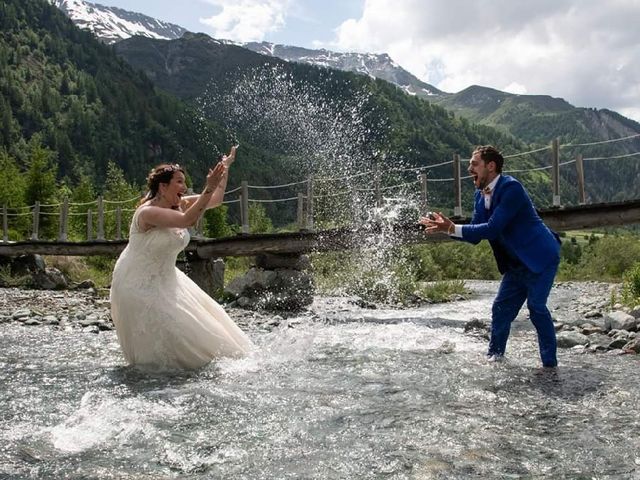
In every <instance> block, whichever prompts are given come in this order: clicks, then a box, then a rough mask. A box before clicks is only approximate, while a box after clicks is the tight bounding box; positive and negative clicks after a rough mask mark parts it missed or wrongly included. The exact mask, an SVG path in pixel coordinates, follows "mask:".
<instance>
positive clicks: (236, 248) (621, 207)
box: [0, 200, 640, 259]
mask: <svg viewBox="0 0 640 480" xmlns="http://www.w3.org/2000/svg"><path fill="white" fill-rule="evenodd" d="M539 214H540V216H541V217H542V219H543V220H544V221H545V223H546V224H547V225H549V226H550V227H551V228H553V229H554V230H556V231H566V230H581V229H590V228H596V227H605V226H620V225H626V224H637V223H640V200H632V201H626V202H616V203H600V204H591V205H578V206H572V207H560V208H550V209H546V210H540V211H539ZM454 220H455V221H456V222H457V223H467V222H468V221H469V219H468V218H463V217H457V218H456V217H454ZM383 232H386V233H387V234H389V238H392V239H393V242H394V243H395V244H412V243H427V242H437V241H442V240H446V239H447V238H448V237H447V236H446V235H426V234H425V233H424V231H422V229H421V228H420V227H419V226H418V225H416V224H395V225H382V224H375V223H374V224H372V225H369V226H367V227H366V228H358V229H354V228H339V229H332V230H323V231H311V230H306V231H305V230H303V231H299V232H290V233H272V234H254V235H247V234H241V235H237V236H234V237H226V238H217V239H207V238H199V237H194V238H192V240H191V242H190V243H189V245H188V246H187V249H186V251H187V252H189V253H190V254H191V255H193V256H194V257H195V258H202V259H204V258H218V257H233V256H256V255H259V254H263V253H271V254H281V255H296V254H303V253H309V252H325V251H335V250H346V249H353V248H359V247H361V246H363V245H366V242H364V241H363V240H364V239H365V237H372V236H376V235H381V234H382V233H383ZM126 244H127V240H126V239H120V240H91V241H83V242H69V241H59V240H56V241H45V240H25V241H17V242H8V241H7V242H0V255H6V256H18V255H23V254H41V255H77V256H87V255H118V254H119V253H120V252H121V251H122V250H123V249H124V247H125V246H126Z"/></svg>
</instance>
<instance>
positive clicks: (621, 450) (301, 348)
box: [0, 282, 640, 479]
mask: <svg viewBox="0 0 640 480" xmlns="http://www.w3.org/2000/svg"><path fill="white" fill-rule="evenodd" d="M495 287H496V284H495V283H494V282H479V283H477V284H476V285H475V291H476V292H477V295H475V296H474V297H473V298H471V299H469V300H464V301H458V302H453V303H445V304H439V305H431V306H425V307H421V308H413V309H382V308H379V309H375V310H367V309H362V308H359V307H357V306H355V305H353V304H352V303H349V302H348V301H347V300H346V299H339V298H318V299H317V300H316V302H315V303H314V305H313V307H312V309H311V311H310V312H308V313H305V314H304V315H301V316H300V317H294V318H290V319H288V320H284V319H281V320H276V321H272V322H271V323H270V324H269V323H265V322H258V321H246V322H244V325H243V326H244V328H246V329H247V330H248V332H249V334H250V336H251V338H252V339H253V341H254V342H255V344H256V347H257V348H256V350H255V351H254V352H253V353H252V354H251V355H249V356H248V357H247V358H244V359H238V360H223V361H219V362H216V363H214V364H211V365H209V366H208V367H206V368H204V369H202V370H200V371H197V372H190V373H180V374H178V373H176V374H164V375H149V374H144V373H141V372H138V371H136V370H135V369H132V368H128V367H125V366H124V364H123V360H122V357H121V354H120V350H119V346H118V343H117V339H116V336H115V332H113V331H105V332H100V334H91V333H87V332H85V331H82V330H77V329H62V328H57V327H55V326H45V325H41V326H26V325H24V324H22V323H19V322H7V323H2V324H0V395H1V397H2V401H1V402H0V419H1V423H0V478H11V479H21V478H24V479H31V478H78V479H80V478H82V479H88V478H99V479H110V478H114V479H116V478H117V479H122V478H124V479H127V478H135V479H156V478H163V479H164V478H194V479H210V478H214V479H218V478H219V479H334V478H335V479H466V478H527V479H530V478H554V479H556V478H589V479H591V478H615V479H627V478H628V479H638V478H640V437H639V436H638V434H637V432H638V431H639V430H640V419H639V416H638V411H640V400H639V399H640V395H639V394H640V386H639V384H638V380H637V379H638V376H637V372H638V366H639V361H638V357H637V356H634V355H613V354H594V353H584V350H583V349H564V350H561V351H560V352H559V362H560V367H559V369H558V370H557V372H555V373H551V372H548V371H542V370H541V369H540V368H539V360H538V356H537V344H536V341H535V335H534V332H533V330H532V328H531V326H530V324H529V322H528V320H527V319H526V315H524V314H521V317H519V319H518V320H517V321H516V322H515V324H514V330H513V333H512V336H511V338H510V340H509V346H508V352H507V353H508V358H507V361H505V362H503V363H497V364H489V363H486V362H485V359H484V353H485V350H486V343H487V342H486V339H484V338H482V336H480V335H473V334H469V333H465V332H464V329H463V327H464V325H465V323H466V322H467V321H468V320H469V319H470V318H473V317H476V318H485V319H486V317H487V316H488V314H489V311H490V305H491V299H492V296H493V294H494V292H495ZM601 293H602V296H604V297H606V292H601ZM583 296H585V291H584V290H580V289H575V288H574V289H567V288H565V289H562V288H554V290H553V292H552V297H551V304H552V309H553V311H554V315H556V316H557V317H561V316H563V315H571V314H572V312H573V310H572V308H573V307H571V305H574V304H575V302H576V301H578V302H579V301H580V297H583ZM572 302H574V303H572ZM17 307H18V306H16V308H17ZM573 313H575V312H573Z"/></svg>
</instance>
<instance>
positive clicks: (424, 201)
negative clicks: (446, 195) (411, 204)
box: [420, 173, 429, 215]
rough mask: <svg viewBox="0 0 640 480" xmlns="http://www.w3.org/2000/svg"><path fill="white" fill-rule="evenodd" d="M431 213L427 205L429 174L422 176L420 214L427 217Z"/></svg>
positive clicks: (422, 174)
mask: <svg viewBox="0 0 640 480" xmlns="http://www.w3.org/2000/svg"><path fill="white" fill-rule="evenodd" d="M428 211H429V208H428V203H427V174H426V173H421V174H420V213H421V214H423V215H425V214H426V213H427V212H428Z"/></svg>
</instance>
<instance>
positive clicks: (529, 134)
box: [433, 85, 640, 153]
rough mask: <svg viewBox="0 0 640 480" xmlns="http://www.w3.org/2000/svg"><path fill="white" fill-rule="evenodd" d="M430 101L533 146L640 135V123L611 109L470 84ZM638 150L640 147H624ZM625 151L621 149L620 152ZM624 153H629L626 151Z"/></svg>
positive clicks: (628, 144) (631, 145)
mask: <svg viewBox="0 0 640 480" xmlns="http://www.w3.org/2000/svg"><path fill="white" fill-rule="evenodd" d="M433 102H434V103H436V104H438V105H440V106H443V107H445V108H446V109H448V110H451V111H453V112H455V113H456V114H459V115H461V116H463V117H465V118H468V119H469V120H471V121H473V122H477V123H481V124H483V125H490V126H492V127H496V128H499V129H501V130H503V131H506V132H509V133H511V134H512V135H514V136H516V137H518V138H520V139H522V140H524V141H525V142H527V143H532V144H545V145H546V144H548V143H549V142H550V141H551V139H553V138H556V137H559V138H560V141H561V143H580V142H596V141H599V140H609V139H612V138H621V137H627V136H630V135H635V134H638V133H640V124H639V123H638V122H635V121H633V120H631V119H628V118H626V117H623V116H622V115H620V114H618V113H615V112H613V111H611V110H607V109H602V110H597V109H595V108H581V107H574V106H573V105H571V104H570V103H568V102H567V101H565V100H563V99H562V98H554V97H551V96H548V95H516V94H512V93H507V92H502V91H500V90H494V89H492V88H487V87H481V86H478V85H473V86H471V87H468V88H466V89H464V90H462V91H461V92H458V93H455V94H451V95H447V96H446V97H439V98H434V99H433ZM625 146H626V147H628V148H627V150H628V151H629V152H630V151H637V150H640V144H638V143H634V142H630V143H627V144H625ZM623 150H624V149H623ZM624 153H628V152H627V151H625V152H624Z"/></svg>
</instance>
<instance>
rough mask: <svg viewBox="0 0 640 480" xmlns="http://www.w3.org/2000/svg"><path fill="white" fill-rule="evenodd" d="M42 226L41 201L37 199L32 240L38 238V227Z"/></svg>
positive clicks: (34, 209) (34, 208)
mask: <svg viewBox="0 0 640 480" xmlns="http://www.w3.org/2000/svg"><path fill="white" fill-rule="evenodd" d="M39 228H40V202H38V201H36V204H35V206H34V207H33V232H32V233H31V240H38V229H39Z"/></svg>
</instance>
